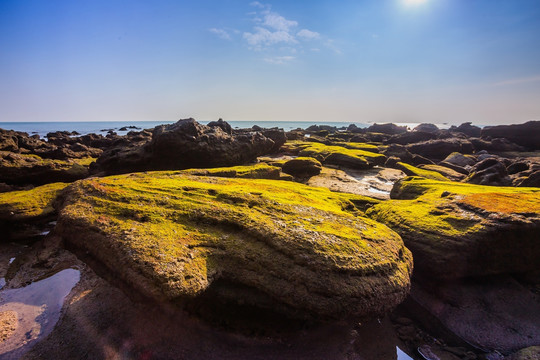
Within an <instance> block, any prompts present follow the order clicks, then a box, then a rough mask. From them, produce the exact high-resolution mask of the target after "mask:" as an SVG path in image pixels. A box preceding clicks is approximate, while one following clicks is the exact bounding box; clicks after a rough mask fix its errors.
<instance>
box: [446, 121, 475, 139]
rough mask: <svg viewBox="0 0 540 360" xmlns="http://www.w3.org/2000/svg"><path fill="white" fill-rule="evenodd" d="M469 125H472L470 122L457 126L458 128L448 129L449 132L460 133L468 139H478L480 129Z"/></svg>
mask: <svg viewBox="0 0 540 360" xmlns="http://www.w3.org/2000/svg"><path fill="white" fill-rule="evenodd" d="M471 124H472V123H471V122H466V123H463V124H461V125H459V126H458V127H456V126H452V127H450V129H449V130H450V131H451V132H460V133H463V134H465V135H468V136H470V137H479V136H480V133H481V131H482V129H481V128H479V127H478V126H475V125H471Z"/></svg>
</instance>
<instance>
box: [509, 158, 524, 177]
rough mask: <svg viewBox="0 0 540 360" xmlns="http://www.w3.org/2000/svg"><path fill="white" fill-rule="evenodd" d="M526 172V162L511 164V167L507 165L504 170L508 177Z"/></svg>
mask: <svg viewBox="0 0 540 360" xmlns="http://www.w3.org/2000/svg"><path fill="white" fill-rule="evenodd" d="M527 170H529V163H528V162H526V161H516V162H513V163H512V164H511V165H509V166H508V167H507V168H506V172H507V173H508V174H509V175H513V174H517V173H520V172H522V171H527Z"/></svg>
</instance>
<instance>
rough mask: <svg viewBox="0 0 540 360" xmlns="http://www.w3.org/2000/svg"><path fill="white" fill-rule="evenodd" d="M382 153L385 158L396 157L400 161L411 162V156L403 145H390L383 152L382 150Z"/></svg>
mask: <svg viewBox="0 0 540 360" xmlns="http://www.w3.org/2000/svg"><path fill="white" fill-rule="evenodd" d="M382 153H383V154H384V155H385V156H386V157H390V156H393V157H397V158H399V159H400V161H403V162H406V163H409V162H411V160H412V154H411V153H410V152H409V150H407V148H406V147H405V146H403V145H398V144H390V145H388V147H387V148H386V149H385V150H383V152H382Z"/></svg>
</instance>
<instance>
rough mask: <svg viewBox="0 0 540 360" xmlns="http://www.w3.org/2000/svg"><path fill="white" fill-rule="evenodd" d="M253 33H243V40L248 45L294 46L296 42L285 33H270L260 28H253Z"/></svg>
mask: <svg viewBox="0 0 540 360" xmlns="http://www.w3.org/2000/svg"><path fill="white" fill-rule="evenodd" d="M254 30H255V32H254V33H250V32H245V33H244V39H246V41H247V42H248V44H249V45H251V46H254V47H260V46H262V45H273V44H277V43H280V42H284V43H290V44H295V43H297V42H298V41H297V40H296V39H295V38H294V37H293V36H292V35H291V34H289V33H288V32H286V31H270V30H268V29H265V28H262V27H258V26H257V27H255V28H254Z"/></svg>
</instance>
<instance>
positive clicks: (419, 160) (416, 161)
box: [411, 154, 435, 166]
mask: <svg viewBox="0 0 540 360" xmlns="http://www.w3.org/2000/svg"><path fill="white" fill-rule="evenodd" d="M411 164H412V165H414V166H418V165H423V164H435V163H434V162H433V161H431V160H429V159H428V158H425V157H423V156H421V155H418V154H413V156H412V160H411Z"/></svg>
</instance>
